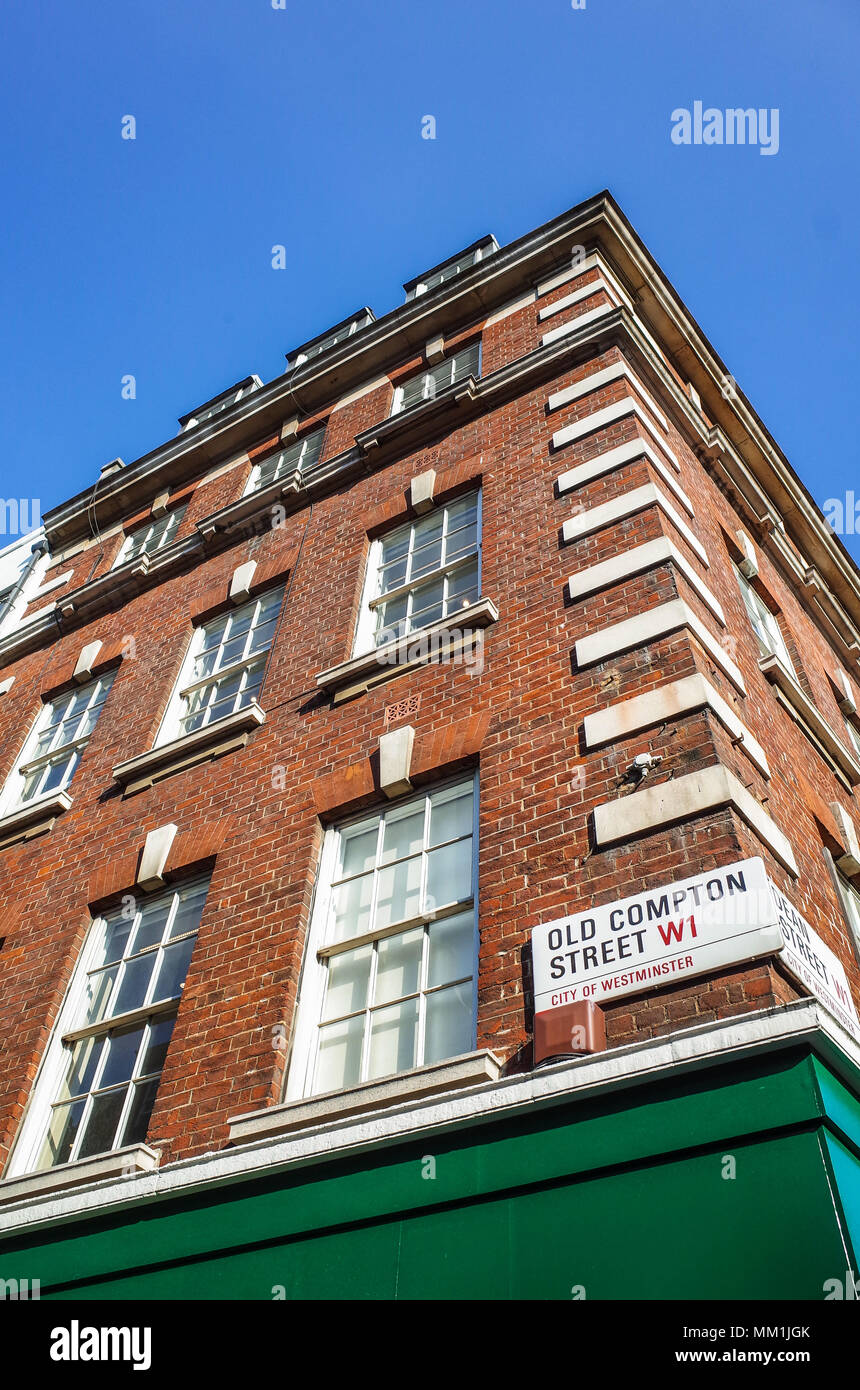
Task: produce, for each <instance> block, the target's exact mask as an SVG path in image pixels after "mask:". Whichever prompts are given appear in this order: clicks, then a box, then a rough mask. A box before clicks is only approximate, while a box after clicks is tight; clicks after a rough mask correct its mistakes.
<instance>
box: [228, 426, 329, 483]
mask: <svg viewBox="0 0 860 1390" xmlns="http://www.w3.org/2000/svg"><path fill="white" fill-rule="evenodd" d="M325 432H326V426H325V425H320V426H319V428H318V429H315V430H308V432H307V434H303V435H302V436H301V437H300V438H299V439H293V440H291V441H290V443H289V444H287V445H286V446H285V448H283V449H281V450H280V451H279V452H278V453H276V454H267V455H266V457H265V458H263V459H260V461H259V463H255V464H254V467H253V469H252V471H251V476H250V478H249V479H248V482H247V484H246V486H245V491H244V494H243V496H245V497H248V496H250V494H251V493H252V492H258V491H259V490H260V477H261V475H262V473H263V470H264V469H265V468H266V467H267V465H268V464H270V463H271V461H272V459H273V458H274V459H276V460H277V462H276V464H275V469H274V473H273V476H272V477H271V478H270V479H269V480H268V482H266V483H265V484H263V486H264V487H270V486H271V484H272V483H275V482H278V481H279V480H280V479H281V478H283V477H284V476H289V475H290V474H292V473H295V472H299V473H301V472H303V471H304V469H305V468H308V467H313V465H314V464H315V463H316V462H317V459H318V458H319V457H320V454H321V453H322V448H323V442H324V440H325ZM309 456H311V457H310V462H308V458H309Z"/></svg>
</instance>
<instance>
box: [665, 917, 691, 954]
mask: <svg viewBox="0 0 860 1390" xmlns="http://www.w3.org/2000/svg"><path fill="white" fill-rule="evenodd" d="M689 923H690V935H691V936H695V935H696V919H695V917H694V916H693V915H692V913H691V914H690V917H689ZM657 930H658V932H659V933H660V935H661V936H662V938H663V941H664V943H665V944H666V945H667V946H668V945H669V942H670V941H681V940H682V939H683V936H684V918H683V917H679V918H678V923H677V926H676V924H675V923H674V922H667V923H666V926H665V927H664V926H661V924H660V923H659V922H658V923H657Z"/></svg>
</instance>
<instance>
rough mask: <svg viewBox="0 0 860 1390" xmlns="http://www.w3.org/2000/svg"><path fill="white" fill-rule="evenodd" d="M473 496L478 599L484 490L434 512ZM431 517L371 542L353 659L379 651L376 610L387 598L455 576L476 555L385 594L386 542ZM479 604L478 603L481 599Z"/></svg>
mask: <svg viewBox="0 0 860 1390" xmlns="http://www.w3.org/2000/svg"><path fill="white" fill-rule="evenodd" d="M473 493H475V494H476V495H477V513H478V515H477V532H476V540H475V545H476V550H477V555H478V597H480V595H481V593H482V591H483V537H484V533H483V488H482V487H481V485H480V484H478V486H477V487H475V488H468V489H467V490H466V491H465V492H460V493H458V494H457V495H456V497H450V498H449V499H448V501H447V502H445V503H439V504H438V506H436V507H435V508H434V510H435V511H437V512H438V511H447V509H448V507H450V506H453V505H454V503H455V502H462V501H463V499H464V498H465V497H470V496H471V495H472V494H473ZM428 515H430V513H426V512H425V513H423V514H422V515H421V516H417V517H413V518H411V519H410V520H409V521H405V522H403V523H402V524H400V525H398V526H392V527H391V529H390V530H388V531H386V532H384V533H383V535H381V536H377V537H376V539H375V540H373V541H371V543H370V549H369V552H368V557H367V571H366V574H365V581H364V593H363V594H362V599H361V612H360V613H359V618H358V625H357V628H356V634H355V647H354V650H353V656H364V655H365V653H366V652H372V651H375V650H376V647H377V642H376V610H377V608H378V607H379V604H380V602H381V601H382V600H383V598H385V599H389V600H390V598H391V597H392V596H393V595H394V594H396V593H399V592H401V591H405V590H407V589H412V588H418V587H419V585H421V584H426V583H427V582H428V581H429V580H431V579H433V578H434V577H435V576H437V575H440V574H447V573H448V572H449V571H450V572H452V573H453V572H454V571H455V570H457V569H460V568H462V567H463V566H464V565H466V564H469V563H470V562H471V560H472V557H473V555H474V553H475V552H474V551H470V552H469V554H468V555H465V556H461V557H460V558H459V559H457V560H455V561H453V563H452V564H450V565H440V566H439V568H438V569H435V570H430V571H429V573H427V574H422V575H421V577H420V578H419V579H416V580H415V581H414V585H413V583H412V581H407V583H405V584H401V585H399V586H398V588H397V589H392V590H390V592H388V593H386V594H385V595H383V593H382V591H381V589H380V578H381V565H382V547H383V541H385V540H388V539H390V538H391V536H393V535H396V534H397V532H398V531H405V530H406V529H407V528H408V527H412V529H413V532H414V528H415V527H416V526H420V524H421V522H422V521H423V520H424V519H425V517H426V516H428ZM411 551H412V541H411V539H410V554H411ZM475 601H476V602H477V600H475ZM431 626H432V624H431ZM421 630H422V629H421V628H420V627H417V628H413V629H412V631H411V632H410V633H408V634H407V636H410V637H411V636H412V635H413V634H414V633H418V632H421Z"/></svg>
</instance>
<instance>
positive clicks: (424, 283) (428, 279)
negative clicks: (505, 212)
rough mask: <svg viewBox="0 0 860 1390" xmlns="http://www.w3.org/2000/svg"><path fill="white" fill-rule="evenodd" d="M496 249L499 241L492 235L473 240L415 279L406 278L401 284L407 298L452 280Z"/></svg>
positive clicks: (427, 291) (415, 297) (413, 297)
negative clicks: (461, 249) (469, 244)
mask: <svg viewBox="0 0 860 1390" xmlns="http://www.w3.org/2000/svg"><path fill="white" fill-rule="evenodd" d="M498 249H499V243H498V242H497V241H496V238H495V237H494V236H487V237H483V238H482V239H481V240H480V241H476V242H474V243H473V245H472V246H467V247H466V250H465V251H461V252H459V254H458V255H456V256H451V257H450V259H449V260H447V261H442V262H441V263H440V264H439V265H436V266H433V268H432V269H431V270H427V271H425V272H424V274H423V275H419V276H417V277H416V279H414V280H407V282H406V284H405V285H404V286H403V288H404V290H405V291H406V298H407V300H409V299H417V298H418V296H419V295H421V294H429V292H430V290H435V289H436V288H437V287H438V286H439V285H444V284H445V283H446V281H448V280H453V279H454V277H455V276H456V275H461V274H462V273H463V271H464V270H471V268H472V266H473V265H477V264H478V262H479V261H483V260H486V258H487V256H492V255H493V254H494V253H495V252H496V251H498Z"/></svg>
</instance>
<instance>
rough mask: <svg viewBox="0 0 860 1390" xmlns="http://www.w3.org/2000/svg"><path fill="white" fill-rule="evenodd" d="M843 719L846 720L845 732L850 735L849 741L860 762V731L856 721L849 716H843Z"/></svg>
mask: <svg viewBox="0 0 860 1390" xmlns="http://www.w3.org/2000/svg"><path fill="white" fill-rule="evenodd" d="M843 719H844V720H845V730H846V733H847V734H848V741H849V743H850V744H851V747H852V748H853V750H854V752H855V753H856V755H857V758H858V760H860V729H858V727H857V725H856V724H855V723H854V720H853V719H851V718H850V717H849V716H848V715H847V714H846V715H843Z"/></svg>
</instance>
